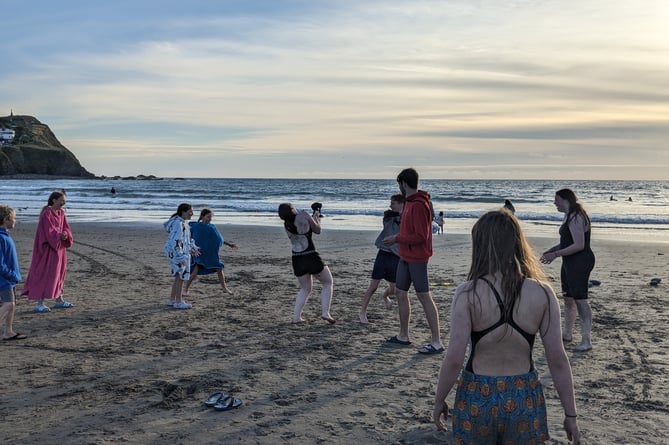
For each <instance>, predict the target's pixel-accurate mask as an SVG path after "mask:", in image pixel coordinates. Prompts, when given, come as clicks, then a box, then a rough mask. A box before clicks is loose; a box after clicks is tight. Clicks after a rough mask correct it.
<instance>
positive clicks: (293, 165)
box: [0, 0, 669, 180]
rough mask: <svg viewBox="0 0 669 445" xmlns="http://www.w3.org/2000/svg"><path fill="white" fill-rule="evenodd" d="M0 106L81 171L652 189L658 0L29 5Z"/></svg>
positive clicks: (656, 160)
mask: <svg viewBox="0 0 669 445" xmlns="http://www.w3.org/2000/svg"><path fill="white" fill-rule="evenodd" d="M2 31H3V32H2V34H3V38H2V40H1V41H0V49H1V54H2V82H0V107H2V109H0V115H2V116H4V115H9V114H10V110H13V112H14V114H18V115H32V116H35V117H36V118H37V119H39V120H40V121H42V122H43V123H45V124H47V125H49V127H50V128H51V129H52V130H53V132H54V133H55V134H56V136H57V137H58V139H59V140H60V142H61V143H63V144H64V145H65V146H66V147H67V148H69V149H70V150H71V151H72V152H73V153H74V154H75V155H76V156H77V158H78V159H79V160H80V161H81V163H82V164H83V165H84V167H86V168H87V169H88V170H89V171H91V172H92V173H94V174H96V175H106V176H114V175H138V174H154V175H157V176H164V177H170V176H181V177H260V178H264V177H304V178H312V177H323V178H386V177H394V176H395V175H396V174H397V171H398V170H399V169H401V168H404V167H407V166H413V167H416V168H417V169H418V170H419V171H420V172H421V174H422V176H423V177H426V178H500V179H503V178H518V179H520V178H527V179H559V178H565V179H664V180H669V150H668V147H667V145H668V141H669V1H666V0H617V1H611V0H578V1H576V0H545V1H541V0H536V1H531V0H517V1H511V0H509V1H506V0H453V1H450V0H441V1H422V0H406V1H397V0H378V1H377V0H374V1H368V0H327V1H319V0H292V1H281V0H266V1H265V0H262V1H254V0H242V1H223V0H221V1H213V0H194V1H171V0H167V1H142V0H134V1H126V0H115V1H109V2H92V1H79V0H76V1H70V0H62V1H53V0H48V1H32V0H26V1H24V2H21V3H16V4H15V5H13V6H12V7H11V9H7V8H4V19H3V24H2Z"/></svg>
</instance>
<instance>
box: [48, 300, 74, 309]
mask: <svg viewBox="0 0 669 445" xmlns="http://www.w3.org/2000/svg"><path fill="white" fill-rule="evenodd" d="M71 307H74V305H73V304H72V303H70V302H69V301H65V300H63V301H62V302H60V303H56V304H54V305H53V308H54V309H69V308H71Z"/></svg>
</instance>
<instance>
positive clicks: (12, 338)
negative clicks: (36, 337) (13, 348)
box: [2, 332, 28, 341]
mask: <svg viewBox="0 0 669 445" xmlns="http://www.w3.org/2000/svg"><path fill="white" fill-rule="evenodd" d="M26 338H28V336H27V335H23V334H20V333H18V332H17V333H16V334H14V335H12V336H11V337H7V338H3V339H2V341H11V340H25V339H26Z"/></svg>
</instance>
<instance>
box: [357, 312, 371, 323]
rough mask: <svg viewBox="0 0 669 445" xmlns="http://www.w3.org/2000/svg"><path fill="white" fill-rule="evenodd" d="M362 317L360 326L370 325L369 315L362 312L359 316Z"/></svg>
mask: <svg viewBox="0 0 669 445" xmlns="http://www.w3.org/2000/svg"><path fill="white" fill-rule="evenodd" d="M358 317H360V324H369V320H367V313H366V312H365V313H363V312H360V314H359V315H358Z"/></svg>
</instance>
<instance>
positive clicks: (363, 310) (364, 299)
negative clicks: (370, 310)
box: [358, 280, 386, 324]
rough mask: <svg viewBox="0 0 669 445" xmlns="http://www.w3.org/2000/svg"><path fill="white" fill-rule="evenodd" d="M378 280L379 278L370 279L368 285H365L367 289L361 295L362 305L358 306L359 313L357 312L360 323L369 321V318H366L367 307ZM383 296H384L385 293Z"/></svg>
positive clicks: (377, 285) (376, 287)
mask: <svg viewBox="0 0 669 445" xmlns="http://www.w3.org/2000/svg"><path fill="white" fill-rule="evenodd" d="M380 282H381V280H371V281H370V282H369V287H367V291H365V295H363V296H362V306H360V313H359V314H358V316H359V317H360V323H362V324H367V323H369V320H367V307H368V306H369V302H370V300H371V299H372V295H374V292H376V289H378V288H379V283H380ZM384 298H386V297H385V293H384Z"/></svg>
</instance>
